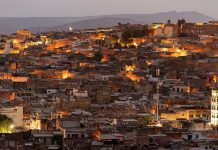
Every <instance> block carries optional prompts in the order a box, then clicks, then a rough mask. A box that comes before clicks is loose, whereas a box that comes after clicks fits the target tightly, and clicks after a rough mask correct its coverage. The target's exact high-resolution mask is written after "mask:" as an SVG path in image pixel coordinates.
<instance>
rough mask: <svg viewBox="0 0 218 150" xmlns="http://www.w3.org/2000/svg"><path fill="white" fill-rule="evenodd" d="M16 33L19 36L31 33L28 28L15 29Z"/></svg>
mask: <svg viewBox="0 0 218 150" xmlns="http://www.w3.org/2000/svg"><path fill="white" fill-rule="evenodd" d="M17 35H20V36H31V35H32V33H31V31H30V30H17Z"/></svg>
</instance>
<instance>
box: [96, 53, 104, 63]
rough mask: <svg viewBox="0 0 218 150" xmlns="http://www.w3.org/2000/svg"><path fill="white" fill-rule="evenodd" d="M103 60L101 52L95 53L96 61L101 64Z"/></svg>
mask: <svg viewBox="0 0 218 150" xmlns="http://www.w3.org/2000/svg"><path fill="white" fill-rule="evenodd" d="M102 58H103V55H102V53H101V51H98V52H97V53H95V57H94V59H95V61H97V62H99V61H101V60H102Z"/></svg>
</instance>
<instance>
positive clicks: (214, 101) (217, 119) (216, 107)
mask: <svg viewBox="0 0 218 150" xmlns="http://www.w3.org/2000/svg"><path fill="white" fill-rule="evenodd" d="M211 124H212V125H218V90H212V97H211Z"/></svg>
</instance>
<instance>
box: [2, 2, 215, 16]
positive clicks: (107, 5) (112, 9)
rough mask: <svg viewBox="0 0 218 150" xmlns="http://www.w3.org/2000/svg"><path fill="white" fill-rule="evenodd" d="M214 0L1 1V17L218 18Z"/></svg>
mask: <svg viewBox="0 0 218 150" xmlns="http://www.w3.org/2000/svg"><path fill="white" fill-rule="evenodd" d="M217 6H218V1H217V0H0V16H1V17H8V16H9V17H75V16H93V15H110V14H131V13H134V14H136V13H157V12H166V11H175V10H176V11H193V10H194V11H198V12H201V13H204V14H206V15H209V16H211V17H214V18H218V9H217Z"/></svg>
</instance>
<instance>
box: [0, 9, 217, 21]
mask: <svg viewBox="0 0 218 150" xmlns="http://www.w3.org/2000/svg"><path fill="white" fill-rule="evenodd" d="M168 12H177V13H182V12H197V13H201V14H203V15H206V16H208V17H211V18H213V19H215V20H218V18H215V17H212V16H210V15H208V14H205V13H202V12H199V11H195V10H187V11H176V10H171V11H160V12H154V13H119V14H116V13H115V14H101V15H87V16H33V17H31V16H27V17H25V16H24V17H22V16H0V18H83V17H101V16H102V17H104V16H113V15H152V14H160V13H168Z"/></svg>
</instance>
